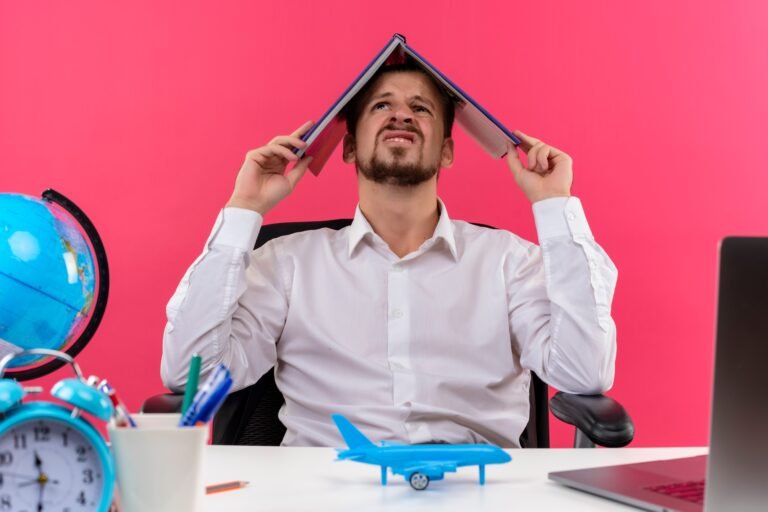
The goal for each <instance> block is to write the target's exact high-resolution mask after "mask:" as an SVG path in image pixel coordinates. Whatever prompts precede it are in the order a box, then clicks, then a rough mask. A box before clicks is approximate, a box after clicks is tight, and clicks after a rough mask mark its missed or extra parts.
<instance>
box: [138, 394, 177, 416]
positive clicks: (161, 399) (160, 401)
mask: <svg viewBox="0 0 768 512" xmlns="http://www.w3.org/2000/svg"><path fill="white" fill-rule="evenodd" d="M183 401H184V393H166V394H164V395H155V396H151V397H149V398H147V399H146V400H145V401H144V403H143V404H141V409H140V410H141V412H148V413H158V412H181V403H182V402H183Z"/></svg>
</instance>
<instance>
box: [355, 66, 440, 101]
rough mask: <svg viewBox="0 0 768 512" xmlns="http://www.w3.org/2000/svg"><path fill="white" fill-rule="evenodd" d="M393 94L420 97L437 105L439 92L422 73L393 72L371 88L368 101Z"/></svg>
mask: <svg viewBox="0 0 768 512" xmlns="http://www.w3.org/2000/svg"><path fill="white" fill-rule="evenodd" d="M385 93H393V94H398V93H399V94H403V95H405V96H416V95H418V96H422V97H425V98H427V99H430V100H432V101H433V102H434V103H437V101H438V98H439V96H440V93H439V91H438V90H437V88H436V87H435V85H434V84H433V83H432V81H431V80H430V79H429V78H427V77H426V76H425V75H424V73H420V72H418V71H395V72H391V73H385V74H384V75H382V76H380V77H379V78H378V80H376V82H375V83H374V84H373V86H372V87H371V91H370V94H369V95H368V98H367V99H368V100H370V99H372V98H375V97H376V96H378V95H380V94H385Z"/></svg>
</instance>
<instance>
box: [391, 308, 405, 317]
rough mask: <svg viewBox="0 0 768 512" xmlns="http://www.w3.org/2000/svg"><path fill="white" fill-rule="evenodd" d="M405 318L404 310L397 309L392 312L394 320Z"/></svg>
mask: <svg viewBox="0 0 768 512" xmlns="http://www.w3.org/2000/svg"><path fill="white" fill-rule="evenodd" d="M402 316H403V310H402V309H400V308H395V309H393V310H392V318H401V317H402Z"/></svg>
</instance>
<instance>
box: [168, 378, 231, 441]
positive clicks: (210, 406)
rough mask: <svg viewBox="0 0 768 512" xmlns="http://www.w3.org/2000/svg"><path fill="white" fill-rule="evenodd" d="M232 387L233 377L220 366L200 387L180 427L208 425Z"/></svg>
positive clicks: (182, 418)
mask: <svg viewBox="0 0 768 512" xmlns="http://www.w3.org/2000/svg"><path fill="white" fill-rule="evenodd" d="M231 387H232V377H231V376H230V374H229V370H228V369H227V367H226V366H224V365H223V364H219V365H218V366H217V367H216V368H215V369H214V370H213V372H212V373H211V375H210V376H209V377H208V379H207V380H206V381H205V383H204V384H203V385H202V386H201V387H200V389H199V391H198V392H197V394H196V395H195V398H194V399H193V400H192V403H191V404H190V405H189V407H188V408H187V410H186V412H185V413H184V415H183V416H182V417H181V421H180V422H179V425H180V426H182V427H190V426H194V425H198V424H201V423H207V422H208V421H209V420H210V419H211V418H212V417H213V414H214V413H215V412H216V411H217V410H218V408H219V407H220V406H221V404H222V403H223V402H224V399H225V398H226V396H227V393H228V392H229V389H230V388H231Z"/></svg>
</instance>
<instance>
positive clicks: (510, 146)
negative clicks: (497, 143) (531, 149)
mask: <svg viewBox="0 0 768 512" xmlns="http://www.w3.org/2000/svg"><path fill="white" fill-rule="evenodd" d="M507 163H508V164H509V168H510V169H511V170H512V174H514V175H515V176H517V175H519V174H520V173H522V172H523V162H522V161H521V160H520V155H519V154H518V153H517V146H515V145H514V143H512V142H510V141H507Z"/></svg>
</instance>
